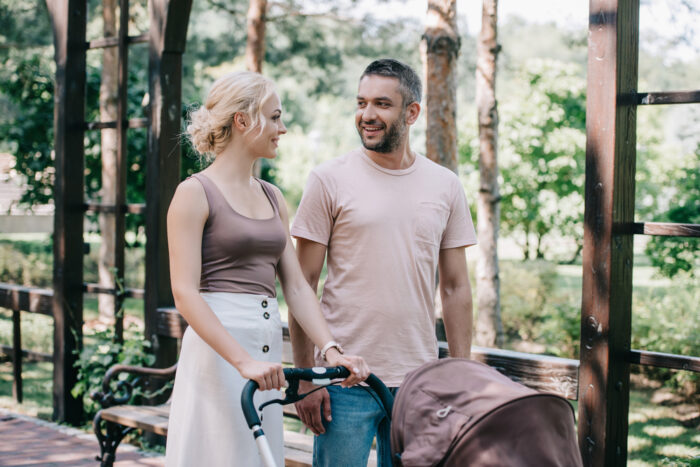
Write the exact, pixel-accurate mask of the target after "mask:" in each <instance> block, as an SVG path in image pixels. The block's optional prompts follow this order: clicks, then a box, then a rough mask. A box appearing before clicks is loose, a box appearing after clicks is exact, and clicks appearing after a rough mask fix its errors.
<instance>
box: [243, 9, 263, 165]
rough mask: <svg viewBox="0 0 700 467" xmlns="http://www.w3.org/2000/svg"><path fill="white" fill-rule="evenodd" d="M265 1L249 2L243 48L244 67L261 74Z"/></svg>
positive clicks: (258, 163) (258, 162)
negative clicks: (246, 36)
mask: <svg viewBox="0 0 700 467" xmlns="http://www.w3.org/2000/svg"><path fill="white" fill-rule="evenodd" d="M266 11H267V0H250V4H249V5H248V17H247V18H248V19H247V23H248V40H247V41H246V46H245V66H246V68H247V69H248V70H249V71H254V72H256V73H262V65H263V62H264V61H265V13H266ZM261 172H262V166H261V160H260V159H258V160H257V161H255V164H254V165H253V175H255V176H256V177H258V178H259V177H260V174H261Z"/></svg>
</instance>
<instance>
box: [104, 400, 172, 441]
mask: <svg viewBox="0 0 700 467" xmlns="http://www.w3.org/2000/svg"><path fill="white" fill-rule="evenodd" d="M169 414H170V406H169V405H161V406H147V405H117V406H114V407H110V408H108V409H104V410H102V418H103V419H104V420H106V421H108V422H113V423H118V424H120V425H124V426H128V427H131V428H138V429H141V430H146V431H151V432H153V433H156V434H158V435H163V436H167V435H168V415H169Z"/></svg>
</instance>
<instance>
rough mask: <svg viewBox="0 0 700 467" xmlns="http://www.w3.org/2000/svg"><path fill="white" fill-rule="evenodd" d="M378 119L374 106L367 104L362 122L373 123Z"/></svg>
mask: <svg viewBox="0 0 700 467" xmlns="http://www.w3.org/2000/svg"><path fill="white" fill-rule="evenodd" d="M375 118H377V111H376V109H375V107H374V106H373V105H372V104H367V107H365V108H364V110H363V112H362V120H365V121H372V120H374V119H375Z"/></svg>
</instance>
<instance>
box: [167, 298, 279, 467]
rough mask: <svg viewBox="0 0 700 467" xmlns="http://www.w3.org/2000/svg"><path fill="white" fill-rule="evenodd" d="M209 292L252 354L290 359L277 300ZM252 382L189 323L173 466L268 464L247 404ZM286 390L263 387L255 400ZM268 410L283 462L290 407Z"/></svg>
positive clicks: (171, 448) (178, 378)
mask: <svg viewBox="0 0 700 467" xmlns="http://www.w3.org/2000/svg"><path fill="white" fill-rule="evenodd" d="M202 297H203V298H204V300H205V301H206V302H207V303H208V304H209V306H210V307H211V309H212V310H213V311H214V313H215V314H216V316H217V317H218V318H219V320H220V321H221V324H223V326H224V327H225V328H226V330H227V331H228V332H229V333H230V334H231V335H232V336H233V337H234V338H235V339H236V341H238V343H239V344H240V345H242V346H243V347H244V348H245V349H246V350H247V351H248V353H249V354H250V355H251V357H253V358H254V359H256V360H262V361H268V362H280V361H281V360H282V323H281V320H280V315H279V311H278V308H277V300H276V299H274V298H270V297H265V296H261V295H250V294H239V293H226V292H207V293H202ZM246 382H247V380H245V379H243V377H242V376H241V375H240V373H238V370H236V368H234V367H233V366H232V365H230V364H229V363H228V362H227V361H226V360H224V359H223V357H221V356H220V355H219V354H217V353H216V352H215V351H214V350H213V349H212V348H211V347H209V345H208V344H207V343H206V342H204V341H203V340H202V339H201V338H200V337H199V336H198V335H197V333H196V332H194V330H193V329H192V328H191V327H188V328H187V330H186V331H185V335H184V336H183V338H182V346H181V349H180V358H179V360H178V367H177V374H176V375H175V386H174V389H173V396H172V407H171V410H170V419H169V424H168V439H167V446H166V460H165V464H166V466H168V467H175V466H178V467H179V466H183V467H184V466H187V467H191V466H211V467H219V466H222V467H223V466H244V467H247V466H251V467H257V466H261V465H262V462H261V460H260V457H259V455H258V450H257V447H256V444H255V439H254V438H253V435H252V433H251V431H250V429H249V428H248V425H247V424H246V422H245V419H244V418H243V412H242V410H241V391H242V390H243V386H244V384H245V383H246ZM280 397H281V394H280V392H279V391H264V392H261V391H258V392H256V394H255V405H256V407H258V406H259V405H260V404H261V403H263V402H265V401H267V400H270V399H276V398H280ZM262 415H263V416H262V424H263V430H264V431H265V434H266V435H267V438H268V441H269V443H270V447H271V448H272V452H273V455H274V456H275V459H276V461H277V465H284V442H283V437H282V433H283V427H282V406H280V405H278V404H273V405H270V406H267V407H266V408H265V409H264V411H263V414H262Z"/></svg>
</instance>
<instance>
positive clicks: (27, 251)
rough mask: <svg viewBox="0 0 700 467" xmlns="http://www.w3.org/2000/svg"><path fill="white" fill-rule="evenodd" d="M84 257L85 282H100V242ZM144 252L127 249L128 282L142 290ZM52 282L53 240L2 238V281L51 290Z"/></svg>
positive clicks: (0, 255) (0, 264) (92, 245)
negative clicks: (98, 265) (98, 266)
mask: <svg viewBox="0 0 700 467" xmlns="http://www.w3.org/2000/svg"><path fill="white" fill-rule="evenodd" d="M89 245H90V251H89V253H88V254H87V255H85V260H84V265H85V266H84V280H85V282H97V280H98V279H97V259H98V255H99V240H98V241H91V242H89ZM144 256H145V249H144V248H143V247H132V248H127V249H126V252H125V262H126V267H125V271H124V272H125V276H126V277H125V282H126V286H127V287H135V288H142V287H143V284H144V276H145V272H144V271H145V266H144V265H145V261H144ZM52 281H53V245H52V242H51V237H50V236H47V237H46V238H44V239H43V240H38V241H27V240H14V239H13V240H8V239H4V238H0V282H9V283H11V284H17V285H24V286H34V287H44V288H50V287H51V285H52Z"/></svg>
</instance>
